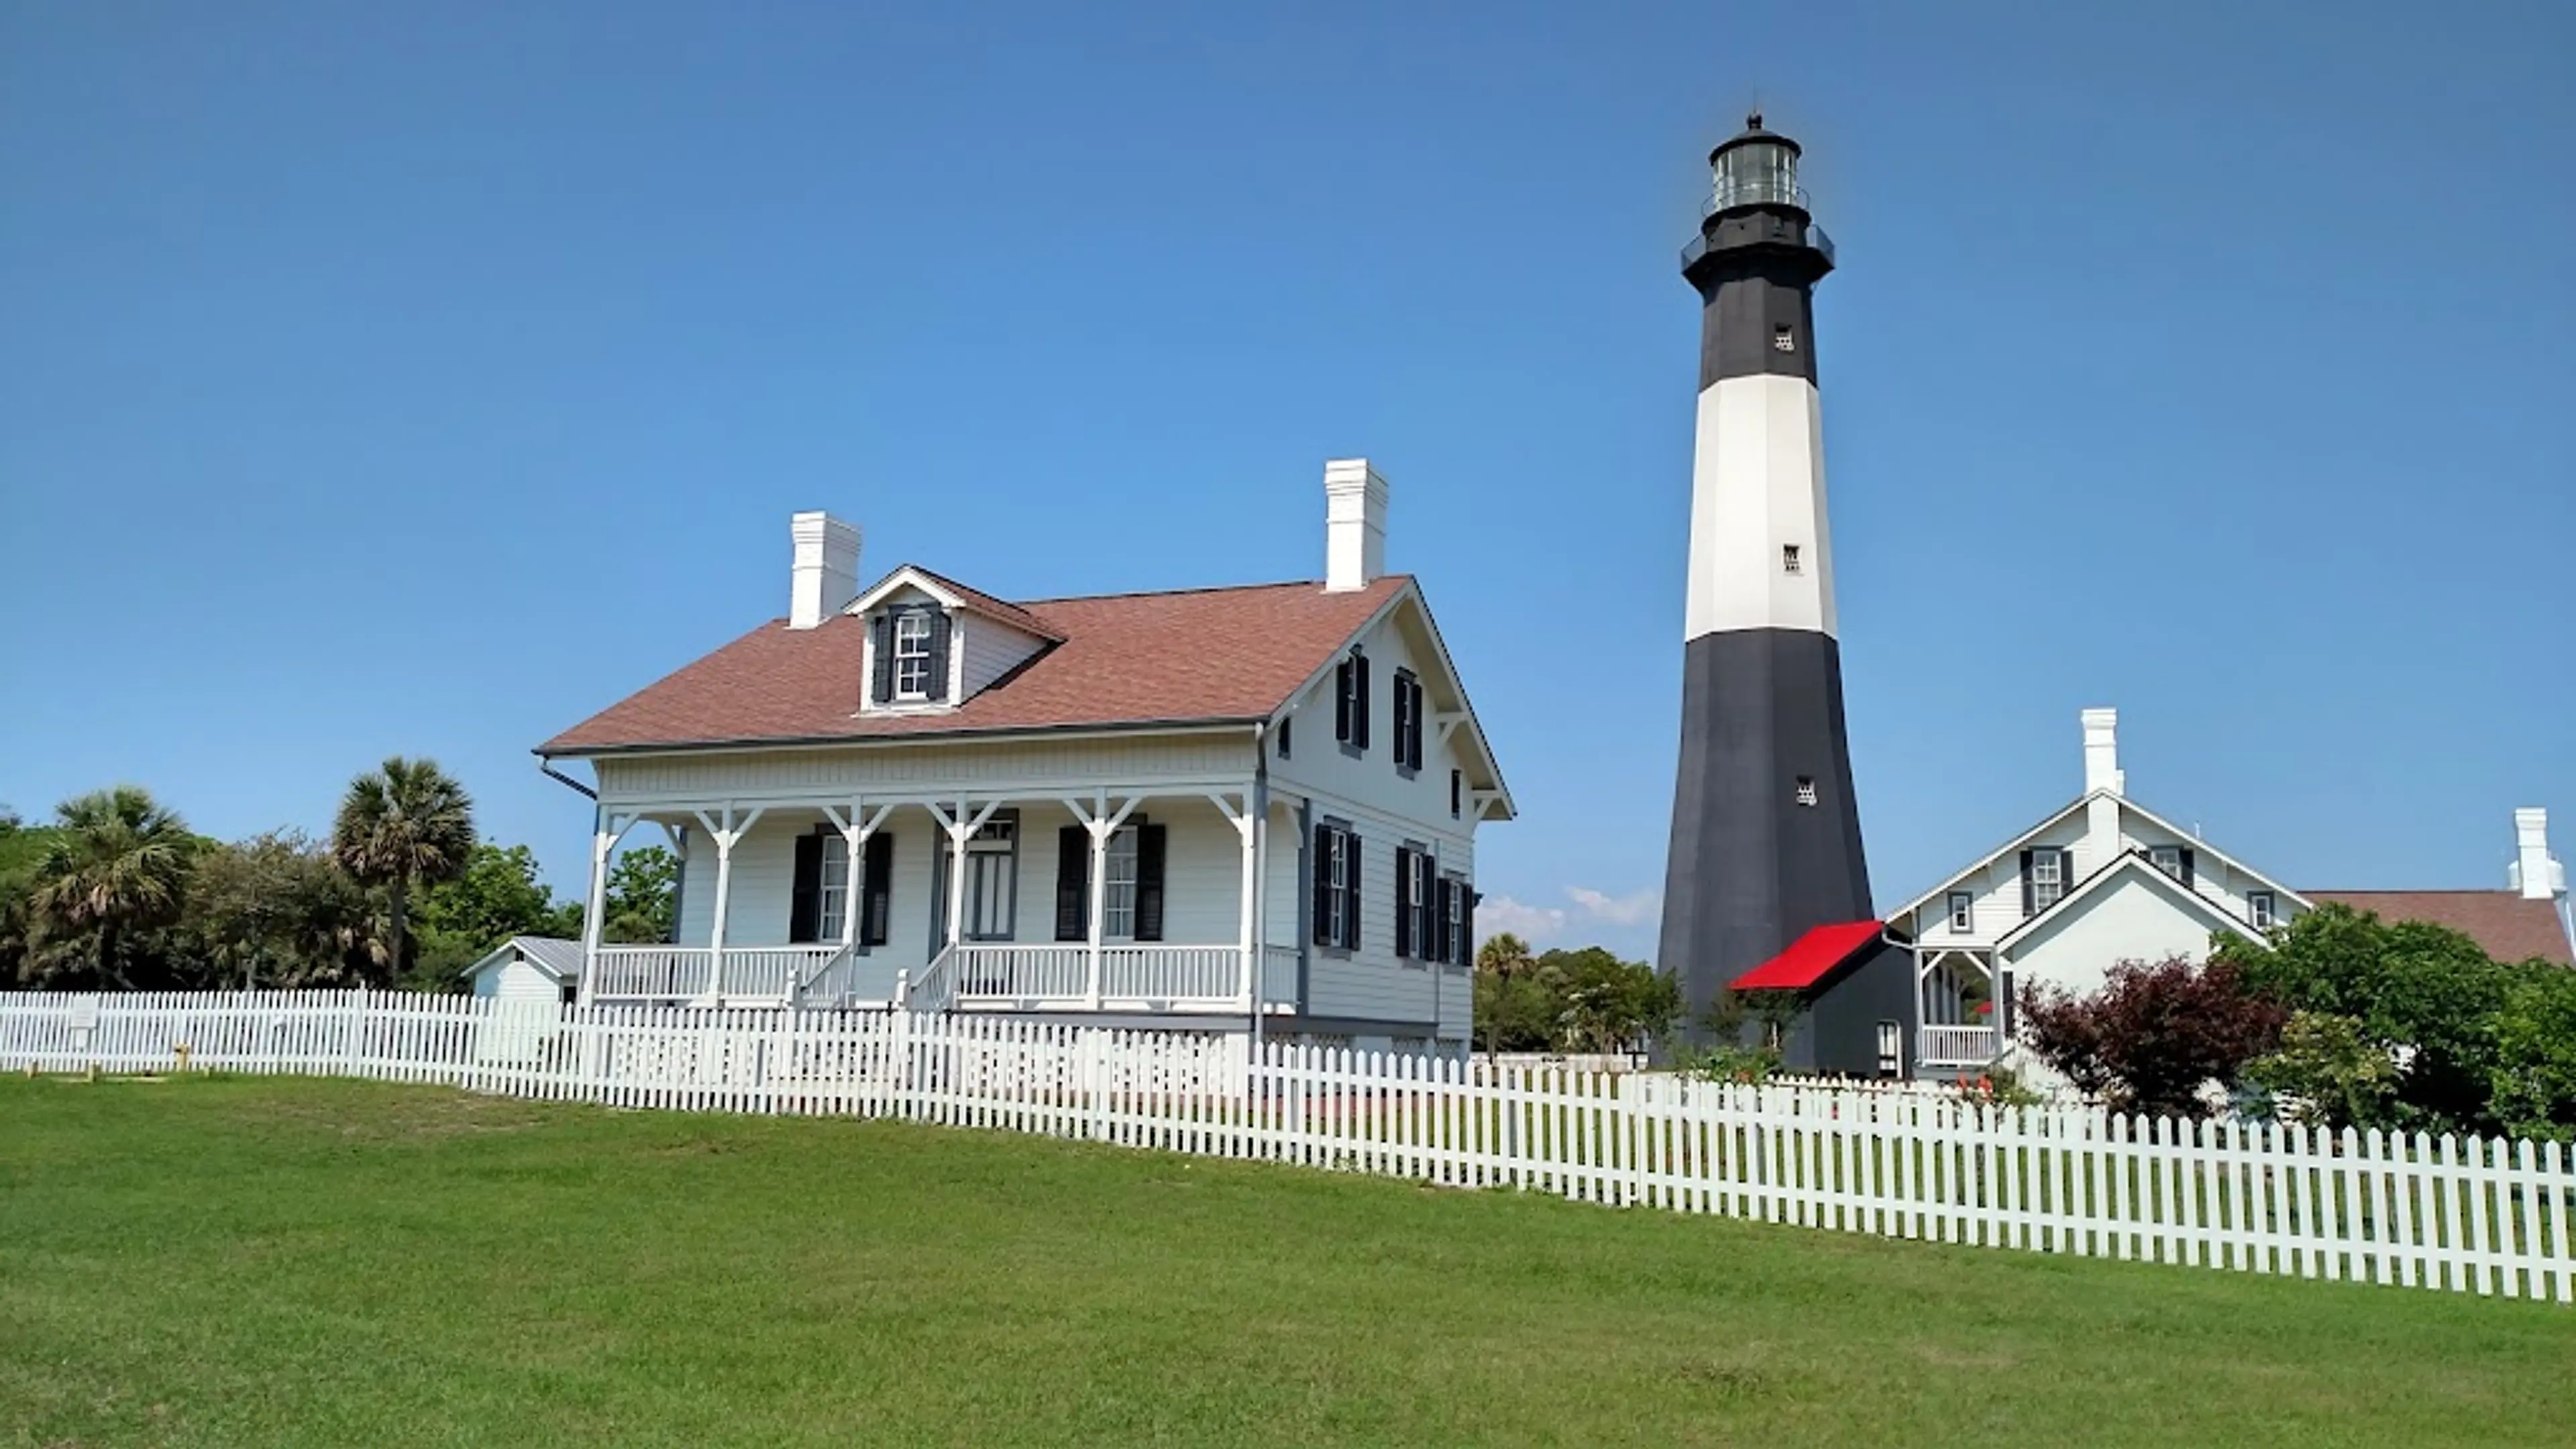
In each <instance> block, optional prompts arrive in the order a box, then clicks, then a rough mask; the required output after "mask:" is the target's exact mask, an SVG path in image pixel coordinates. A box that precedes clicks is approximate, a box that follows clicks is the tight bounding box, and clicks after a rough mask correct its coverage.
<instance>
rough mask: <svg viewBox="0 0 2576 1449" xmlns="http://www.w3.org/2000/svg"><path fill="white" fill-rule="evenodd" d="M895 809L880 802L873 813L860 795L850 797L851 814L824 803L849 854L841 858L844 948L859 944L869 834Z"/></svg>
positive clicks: (871, 834)
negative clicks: (859, 797) (846, 857)
mask: <svg viewBox="0 0 2576 1449" xmlns="http://www.w3.org/2000/svg"><path fill="white" fill-rule="evenodd" d="M893 809H894V807H893V806H891V805H880V806H878V807H877V813H876V814H874V815H870V814H867V813H866V803H865V802H864V801H862V800H858V799H852V800H851V801H850V811H849V813H848V814H847V815H844V814H842V813H841V812H840V810H839V809H837V808H835V807H833V806H830V805H826V806H824V807H823V815H824V818H826V819H828V820H830V821H831V822H832V826H833V828H834V829H836V830H839V831H840V832H841V845H842V853H843V854H844V855H846V856H848V857H849V858H848V859H847V860H845V861H843V862H841V864H842V866H843V870H842V877H841V949H842V950H844V951H847V950H849V949H851V948H852V947H854V946H856V945H858V943H859V916H860V915H861V913H862V912H863V911H864V910H865V903H864V902H863V901H862V900H861V899H860V897H859V888H860V886H861V885H862V884H864V883H865V881H866V876H865V874H864V873H863V866H864V864H865V862H864V861H863V860H862V859H861V857H863V856H865V855H866V854H867V850H868V839H869V837H871V836H873V835H875V834H876V833H877V828H878V827H879V826H881V825H883V824H885V818H886V816H887V815H888V814H889V813H890V812H892V811H893Z"/></svg>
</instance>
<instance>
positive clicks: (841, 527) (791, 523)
mask: <svg viewBox="0 0 2576 1449" xmlns="http://www.w3.org/2000/svg"><path fill="white" fill-rule="evenodd" d="M787 528H788V532H789V534H790V535H791V536H792V537H793V538H794V539H795V540H796V565H795V569H794V571H793V574H792V575H791V577H792V580H793V585H792V587H791V588H790V589H789V591H788V595H787V627H788V628H790V629H812V628H816V627H818V626H820V625H821V624H822V622H823V621H824V620H826V619H829V618H830V617H832V616H833V615H834V614H837V613H839V612H841V610H842V609H843V608H845V607H846V606H847V605H848V604H849V602H850V600H852V599H855V598H857V597H858V596H859V530H858V526H857V525H855V524H849V523H843V522H842V521H841V520H839V519H837V518H834V517H833V516H832V515H830V514H828V513H799V514H797V515H796V516H795V517H793V518H791V519H789V520H788V522H787Z"/></svg>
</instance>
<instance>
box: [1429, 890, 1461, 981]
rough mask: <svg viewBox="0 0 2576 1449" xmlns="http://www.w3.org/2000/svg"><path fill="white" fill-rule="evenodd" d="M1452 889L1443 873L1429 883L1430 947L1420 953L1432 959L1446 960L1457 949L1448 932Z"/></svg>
mask: <svg viewBox="0 0 2576 1449" xmlns="http://www.w3.org/2000/svg"><path fill="white" fill-rule="evenodd" d="M1453 889H1455V887H1454V886H1452V885H1451V884H1450V881H1449V877H1447V876H1445V875H1444V876H1441V877H1440V878H1439V879H1437V880H1434V881H1433V882H1432V883H1431V949H1430V950H1428V951H1425V952H1423V953H1422V954H1423V955H1424V956H1427V957H1429V958H1430V959H1431V960H1434V961H1447V960H1449V959H1450V958H1451V955H1452V953H1454V952H1455V951H1456V950H1457V942H1456V941H1454V940H1453V939H1451V937H1450V934H1449V893H1450V891H1452V890H1453Z"/></svg>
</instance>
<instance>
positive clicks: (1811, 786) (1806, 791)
mask: <svg viewBox="0 0 2576 1449" xmlns="http://www.w3.org/2000/svg"><path fill="white" fill-rule="evenodd" d="M1798 803H1799V804H1801V805H1813V804H1815V803H1816V782H1815V781H1814V780H1813V779H1811V778H1809V777H1808V776H1805V775H1800V776H1799V777H1798Z"/></svg>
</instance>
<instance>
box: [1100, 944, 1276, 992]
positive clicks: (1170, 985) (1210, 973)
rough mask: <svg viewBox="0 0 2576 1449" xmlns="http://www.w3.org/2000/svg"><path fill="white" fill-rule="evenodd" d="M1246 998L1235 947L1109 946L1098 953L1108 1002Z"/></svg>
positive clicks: (1240, 957) (1102, 989)
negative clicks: (1243, 995) (1243, 996)
mask: <svg viewBox="0 0 2576 1449" xmlns="http://www.w3.org/2000/svg"><path fill="white" fill-rule="evenodd" d="M1242 994H1243V951H1242V948H1240V947H1237V946H1163V945H1138V946H1109V947H1105V948H1103V949H1102V951H1101V953H1100V995H1101V997H1102V999H1103V1000H1106V1001H1144V1002H1155V1001H1162V1002H1179V1001H1216V1000H1224V1001H1237V1000H1240V999H1241V998H1242Z"/></svg>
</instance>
